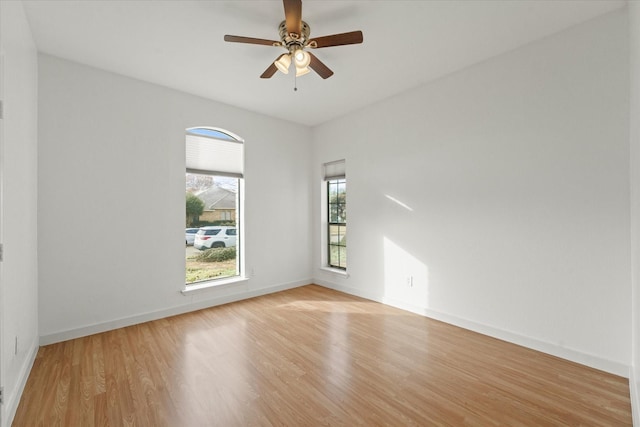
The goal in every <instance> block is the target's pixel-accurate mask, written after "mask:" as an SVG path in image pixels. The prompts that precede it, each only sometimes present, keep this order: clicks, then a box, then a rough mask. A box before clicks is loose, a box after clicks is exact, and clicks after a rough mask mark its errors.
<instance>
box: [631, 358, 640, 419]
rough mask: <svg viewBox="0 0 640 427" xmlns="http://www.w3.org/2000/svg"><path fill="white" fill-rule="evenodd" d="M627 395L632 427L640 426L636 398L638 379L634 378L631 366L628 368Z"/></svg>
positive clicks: (638, 407) (634, 374)
mask: <svg viewBox="0 0 640 427" xmlns="http://www.w3.org/2000/svg"><path fill="white" fill-rule="evenodd" d="M629 393H630V397H631V416H632V420H633V425H634V426H640V402H639V401H638V398H640V395H639V394H638V377H637V376H636V369H635V367H634V366H633V365H632V366H631V367H630V368H629Z"/></svg>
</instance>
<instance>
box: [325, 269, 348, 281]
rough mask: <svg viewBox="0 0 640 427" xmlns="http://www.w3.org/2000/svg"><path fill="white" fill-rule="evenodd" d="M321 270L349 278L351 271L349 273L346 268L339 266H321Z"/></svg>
mask: <svg viewBox="0 0 640 427" xmlns="http://www.w3.org/2000/svg"><path fill="white" fill-rule="evenodd" d="M320 270H322V271H326V272H329V273H332V274H335V275H337V276H341V277H344V278H345V279H348V278H349V273H347V271H346V270H341V269H339V268H331V267H320Z"/></svg>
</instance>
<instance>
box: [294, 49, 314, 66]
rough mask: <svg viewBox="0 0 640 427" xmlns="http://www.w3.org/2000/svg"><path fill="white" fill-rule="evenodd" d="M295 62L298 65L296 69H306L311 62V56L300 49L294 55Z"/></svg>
mask: <svg viewBox="0 0 640 427" xmlns="http://www.w3.org/2000/svg"><path fill="white" fill-rule="evenodd" d="M293 61H294V62H295V64H296V68H306V67H307V66H308V65H309V63H310V62H311V56H309V54H308V53H307V52H305V51H304V50H302V49H298V50H296V51H295V53H294V54H293Z"/></svg>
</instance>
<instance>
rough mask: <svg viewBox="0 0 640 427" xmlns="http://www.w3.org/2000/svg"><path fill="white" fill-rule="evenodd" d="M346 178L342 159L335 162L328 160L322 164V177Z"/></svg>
mask: <svg viewBox="0 0 640 427" xmlns="http://www.w3.org/2000/svg"><path fill="white" fill-rule="evenodd" d="M341 178H346V165H345V162H344V160H336V161H335V162H329V163H325V164H324V179H325V181H329V180H330V179H341Z"/></svg>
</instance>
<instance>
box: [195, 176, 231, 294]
mask: <svg viewBox="0 0 640 427" xmlns="http://www.w3.org/2000/svg"><path fill="white" fill-rule="evenodd" d="M185 181H186V194H187V211H186V222H187V224H186V225H187V227H190V228H197V229H198V232H197V233H196V235H195V238H194V239H193V241H191V242H190V240H189V239H186V241H187V246H186V252H185V264H186V269H185V282H186V283H187V285H189V284H194V283H196V282H201V281H206V280H212V279H219V278H224V277H231V276H236V275H238V274H239V268H238V267H239V263H238V256H237V253H238V251H237V243H238V240H237V233H238V229H237V225H236V218H237V213H238V200H239V197H238V191H239V187H240V180H239V179H237V178H229V177H221V176H213V175H201V174H191V173H187V174H186V179H185ZM190 202H191V204H190Z"/></svg>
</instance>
